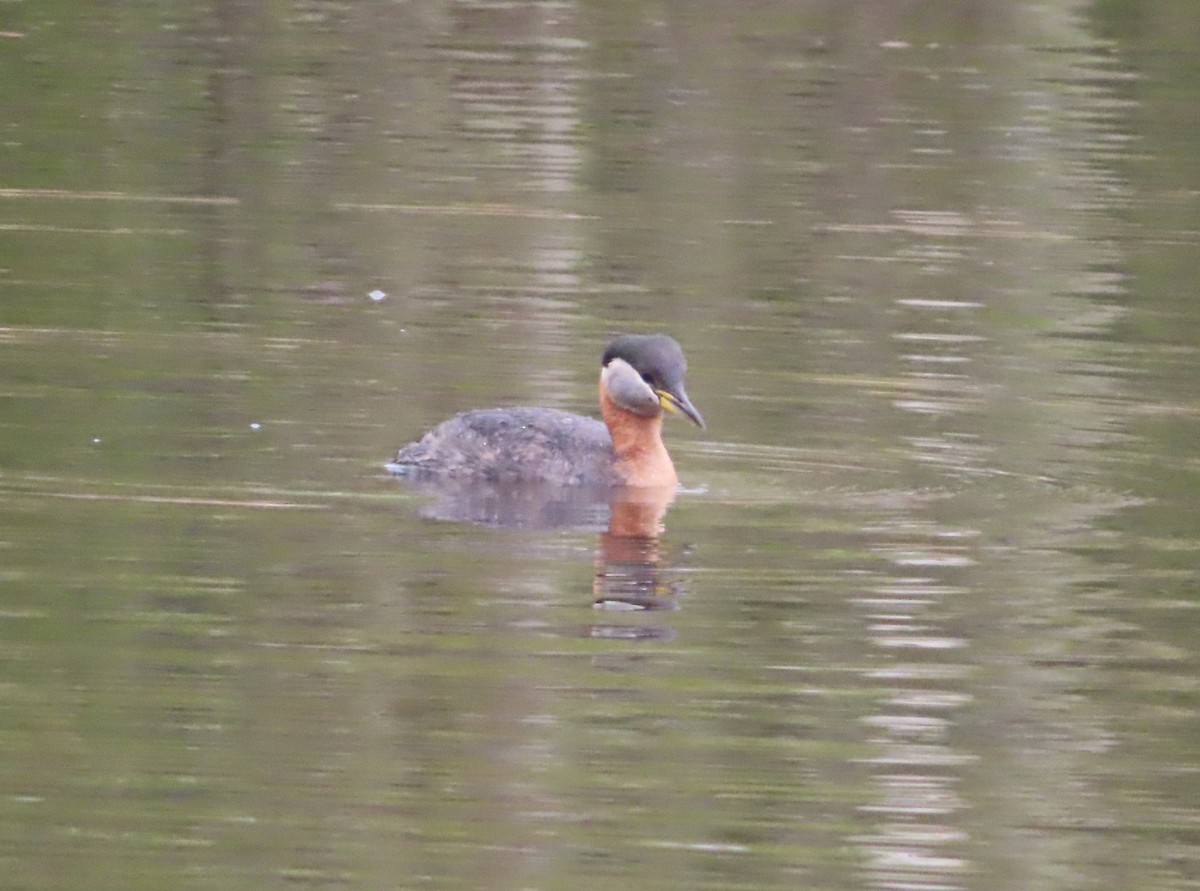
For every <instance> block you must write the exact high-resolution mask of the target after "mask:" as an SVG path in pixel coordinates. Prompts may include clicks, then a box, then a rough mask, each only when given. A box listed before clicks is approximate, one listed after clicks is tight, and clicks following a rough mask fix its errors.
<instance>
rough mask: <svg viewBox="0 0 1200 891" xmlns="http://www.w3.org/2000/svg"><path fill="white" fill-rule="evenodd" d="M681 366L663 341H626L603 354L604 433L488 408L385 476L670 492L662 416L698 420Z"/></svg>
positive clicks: (658, 337)
mask: <svg viewBox="0 0 1200 891" xmlns="http://www.w3.org/2000/svg"><path fill="white" fill-rule="evenodd" d="M686 372H687V360H685V359H684V357H683V350H682V349H680V347H679V344H678V343H676V342H675V340H674V339H673V338H670V337H668V336H667V335H665V334H627V335H625V336H624V337H618V338H617V339H616V340H614V341H613V342H612V343H610V344H609V345H608V348H607V349H606V350H605V351H604V358H603V359H602V360H601V367H600V415H601V417H603V418H604V423H600V422H599V421H596V420H594V419H592V418H585V417H582V416H581V415H575V414H571V413H569V412H565V411H559V410H557V409H553V408H494V409H484V410H482V411H469V412H464V413H463V414H460V415H455V416H454V417H453V418H451V419H450V420H448V421H444V422H443V423H441V424H439V425H438V426H437V427H434V428H433V429H432V430H430V431H429V432H428V433H426V434H425V435H424V436H422V437H421V439H420V440H418V441H417V442H414V443H411V444H410V445H407V446H405V447H404V448H402V449H401V450H400V452H399V453H398V454H397V455H396V460H395V462H394V463H392V464H389V465H388V468H389V469H390V470H391V471H392V472H394V473H397V474H400V475H404V476H419V477H423V478H429V477H440V476H445V477H448V478H453V479H483V480H487V481H489V482H497V483H507V482H513V483H526V482H528V483H547V484H551V485H563V486H634V487H655V488H658V487H672V488H673V487H675V486H677V485H679V477H678V476H676V474H675V465H674V464H673V463H672V462H671V456H670V455H669V454H668V453H667V447H666V446H665V445H663V440H662V424H663V414H664V411H668V412H673V413H676V414H681V415H683V416H684V417H685V418H687V419H688V420H690V421H691V422H692V423H694V424H695V425H696V426H697V427H700V428H703V427H704V419H703V418H702V417H701V416H700V412H698V411H697V410H696V407H695V406H694V405H692V403H691V400H689V399H688V397H687V392H686V391H685V390H684V388H683V378H684V374H685V373H686Z"/></svg>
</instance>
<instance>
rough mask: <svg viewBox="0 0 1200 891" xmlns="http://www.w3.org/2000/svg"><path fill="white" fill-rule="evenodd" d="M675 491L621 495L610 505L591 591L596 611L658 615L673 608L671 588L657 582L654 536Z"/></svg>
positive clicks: (658, 557)
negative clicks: (646, 612)
mask: <svg viewBox="0 0 1200 891" xmlns="http://www.w3.org/2000/svg"><path fill="white" fill-rule="evenodd" d="M674 501H675V488H674V487H673V486H672V487H662V488H639V489H626V490H621V491H619V492H618V493H616V494H615V497H614V499H613V500H612V502H610V504H609V507H610V510H611V514H610V518H609V524H608V529H607V530H606V531H605V532H604V533H602V534H601V536H600V546H599V549H598V550H597V553H596V576H595V580H594V583H593V586H592V593H593V595H594V597H595V606H596V608H597V609H610V610H661V609H674V608H675V606H676V594H677V593H678V592H677V591H676V586H675V584H672V583H667V582H664V581H663V578H662V573H661V568H662V566H661V563H662V561H661V554H660V546H659V536H660V535H661V534H662V532H663V518H664V517H665V516H666V513H667V510H668V509H669V508H670V506H671V504H672V503H673V502H674Z"/></svg>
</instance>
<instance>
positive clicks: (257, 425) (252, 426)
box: [250, 421, 262, 430]
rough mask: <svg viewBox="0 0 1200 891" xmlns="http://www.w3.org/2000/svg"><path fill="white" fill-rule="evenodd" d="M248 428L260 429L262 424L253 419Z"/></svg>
mask: <svg viewBox="0 0 1200 891" xmlns="http://www.w3.org/2000/svg"><path fill="white" fill-rule="evenodd" d="M250 429H251V430H261V429H262V424H260V423H258V421H255V422H253V423H252V424H251V425H250Z"/></svg>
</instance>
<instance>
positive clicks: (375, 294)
mask: <svg viewBox="0 0 1200 891" xmlns="http://www.w3.org/2000/svg"><path fill="white" fill-rule="evenodd" d="M367 296H368V297H370V298H371V299H372V300H374V301H375V302H376V303H378V302H379V301H380V300H383V299H384V298H385V297H387V294H386V293H384V292H383V291H381V290H379V289H378V288H376V289H375V290H374V291H372V292H371V293H370V294H368V295H367Z"/></svg>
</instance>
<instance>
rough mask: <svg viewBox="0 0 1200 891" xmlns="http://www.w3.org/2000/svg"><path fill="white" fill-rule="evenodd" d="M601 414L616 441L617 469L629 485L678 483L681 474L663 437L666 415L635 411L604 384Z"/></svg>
mask: <svg viewBox="0 0 1200 891" xmlns="http://www.w3.org/2000/svg"><path fill="white" fill-rule="evenodd" d="M600 415H601V416H602V417H603V418H604V423H605V425H606V426H607V427H608V432H609V435H610V436H611V437H612V441H613V453H614V455H615V457H616V468H617V473H619V474H620V475H621V478H622V480H623V481H624V482H625V485H627V486H639V487H660V486H669V487H672V488H673V487H675V486H677V485H679V477H678V476H677V475H676V474H675V465H674V464H673V463H672V462H671V456H670V454H669V453H668V452H667V447H666V445H665V444H664V443H663V439H662V425H663V416H662V414H657V415H654V416H652V417H646V416H643V415H638V414H635V413H634V412H631V411H628V410H627V409H624V408H621V407H620V406H619V405H617V404H616V403H615V402H613V401H612V399H611V398H610V397H609V395H608V393H607V391H606V390H605V389H604V385H603V384H601V386H600Z"/></svg>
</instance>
